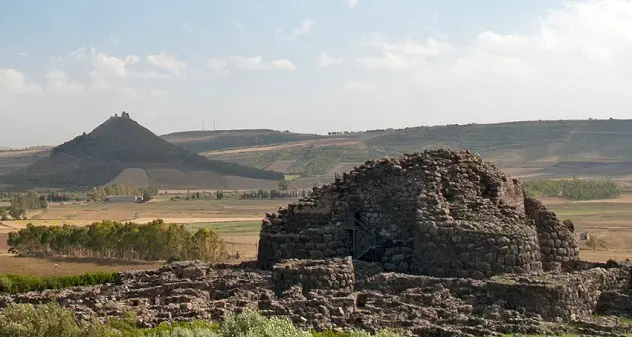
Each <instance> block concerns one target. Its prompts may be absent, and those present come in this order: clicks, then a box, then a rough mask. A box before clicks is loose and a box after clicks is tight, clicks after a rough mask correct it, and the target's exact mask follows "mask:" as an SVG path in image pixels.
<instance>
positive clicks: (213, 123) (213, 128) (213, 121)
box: [213, 120, 215, 131]
mask: <svg viewBox="0 0 632 337" xmlns="http://www.w3.org/2000/svg"><path fill="white" fill-rule="evenodd" d="M213 131H215V120H213Z"/></svg>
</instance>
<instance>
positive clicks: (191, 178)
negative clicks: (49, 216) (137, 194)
mask: <svg viewBox="0 0 632 337" xmlns="http://www.w3.org/2000/svg"><path fill="white" fill-rule="evenodd" d="M139 169H141V172H142V171H144V172H145V173H146V176H143V177H142V179H140V180H142V183H137V182H134V181H128V183H129V184H131V185H139V184H140V185H145V184H154V185H158V186H160V185H163V187H165V188H192V187H196V186H199V185H200V184H202V185H205V187H207V188H227V187H228V185H227V182H226V179H225V176H234V177H243V178H251V179H260V180H274V181H278V180H281V179H283V177H284V175H283V174H282V173H280V172H274V171H269V170H263V169H257V168H253V167H247V166H244V165H240V164H235V163H229V162H223V161H219V160H212V159H207V158H205V157H203V156H200V155H198V154H195V153H192V152H189V151H186V150H185V149H182V148H180V147H178V146H176V145H174V144H172V143H170V142H168V141H166V140H164V139H162V138H160V137H158V136H156V135H155V134H154V133H152V132H151V131H149V130H148V129H146V128H145V127H143V126H141V125H140V124H138V123H137V122H136V121H134V120H133V119H131V118H130V117H129V114H127V113H125V112H123V114H122V115H121V116H116V115H115V116H113V117H110V118H109V119H108V120H106V121H105V122H104V123H102V124H101V125H99V126H98V127H97V128H95V129H94V130H93V131H92V132H90V133H88V134H85V133H84V134H83V135H80V136H77V137H75V138H74V139H72V140H70V141H67V142H65V143H63V144H61V145H59V146H57V147H55V148H53V149H52V150H51V154H50V156H49V157H47V158H45V159H43V160H39V161H37V162H34V163H32V164H31V165H29V166H27V167H24V168H23V169H19V170H16V171H13V172H10V173H8V174H5V175H2V176H0V179H2V181H4V182H5V183H9V184H15V185H20V186H24V185H26V186H47V187H66V186H98V185H103V184H106V183H109V182H111V181H113V180H116V179H117V177H119V175H121V174H123V173H125V172H129V171H130V170H134V172H135V175H136V176H139V171H138V170H139ZM129 176H130V175H129V174H127V178H126V179H128V180H129ZM176 176H177V177H176ZM132 180H133V179H132Z"/></svg>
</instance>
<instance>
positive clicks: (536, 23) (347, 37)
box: [0, 0, 632, 148]
mask: <svg viewBox="0 0 632 337" xmlns="http://www.w3.org/2000/svg"><path fill="white" fill-rule="evenodd" d="M0 29H1V30H2V31H3V32H5V34H3V35H2V36H0V43H1V44H2V46H3V48H2V50H0V116H1V117H2V119H1V121H2V126H3V128H2V132H0V147H5V146H7V147H12V148H23V147H28V146H41V145H58V144H60V143H62V142H65V141H67V140H69V139H72V138H73V137H76V136H77V135H79V134H81V133H83V132H90V131H91V130H92V129H94V128H95V127H97V126H98V125H99V124H100V123H102V122H104V121H105V120H106V119H107V118H109V117H110V116H112V115H114V114H115V113H118V114H120V113H121V111H127V112H128V113H130V116H131V117H132V118H133V119H134V120H136V121H138V122H139V123H140V124H141V125H143V126H145V127H146V128H148V129H149V130H151V131H152V132H154V133H156V134H158V135H164V134H168V133H173V132H179V131H193V130H200V129H202V125H203V124H204V125H205V129H206V130H210V129H212V128H213V121H215V127H216V128H217V129H274V130H281V131H283V130H290V131H292V132H305V133H318V134H326V133H327V132H329V131H341V130H348V131H362V130H368V129H387V128H402V127H410V126H421V125H445V124H467V123H500V122H509V121H521V120H539V119H542V120H559V119H588V118H598V119H607V118H611V117H612V118H617V119H625V118H630V116H631V115H630V114H629V113H628V112H627V107H628V106H629V105H631V104H632V96H630V95H629V94H628V93H627V91H628V90H627V88H628V87H629V85H630V84H632V77H631V76H630V75H631V74H632V73H631V72H630V70H632V69H628V68H630V67H631V66H630V65H628V62H627V60H628V56H630V55H632V44H630V42H632V34H631V33H630V32H632V2H631V1H628V0H599V1H598V0H585V1H579V0H572V1H570V0H569V1H561V0H546V1H545V0H534V1H529V2H526V1H525V2H520V3H517V2H512V3H510V2H507V1H500V0H482V1H479V2H476V3H473V2H469V1H464V0H462V1H457V0H447V1H443V2H441V3H436V2H431V1H420V0H417V1H413V0H401V1H393V2H384V1H378V0H327V1H321V2H314V1H306V0H305V1H295V2H291V3H290V2H287V1H281V0H271V1H267V2H265V3H263V2H260V1H256V0H242V1H235V2H221V1H202V0H195V1H189V2H186V3H182V4H178V5H174V3H173V2H167V1H149V0H139V1H135V2H132V3H129V2H123V1H120V0H115V1H109V2H101V3H97V2H90V3H88V2H85V3H74V2H69V1H58V2H48V1H44V0H36V1H30V2H9V1H1V2H0Z"/></svg>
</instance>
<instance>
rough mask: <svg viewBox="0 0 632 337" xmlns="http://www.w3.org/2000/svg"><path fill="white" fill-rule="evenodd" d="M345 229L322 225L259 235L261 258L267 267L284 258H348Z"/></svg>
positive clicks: (259, 257)
mask: <svg viewBox="0 0 632 337" xmlns="http://www.w3.org/2000/svg"><path fill="white" fill-rule="evenodd" d="M345 240H346V233H345V232H344V230H342V229H340V228H337V227H331V226H321V227H318V228H309V229H305V230H303V231H300V232H299V233H298V234H269V233H264V232H261V233H260V234H259V248H258V250H259V251H258V254H257V260H258V262H259V264H260V267H261V268H263V269H271V268H272V266H273V265H274V264H275V263H277V262H279V261H281V260H284V259H315V260H318V259H323V258H333V257H345V256H347V255H349V254H350V253H351V252H350V249H349V248H347V247H346V246H345Z"/></svg>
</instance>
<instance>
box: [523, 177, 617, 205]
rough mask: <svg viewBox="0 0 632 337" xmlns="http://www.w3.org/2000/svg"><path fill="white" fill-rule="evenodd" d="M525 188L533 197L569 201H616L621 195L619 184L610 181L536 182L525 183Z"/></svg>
mask: <svg viewBox="0 0 632 337" xmlns="http://www.w3.org/2000/svg"><path fill="white" fill-rule="evenodd" d="M524 188H525V190H526V191H527V194H530V195H532V196H541V195H542V196H547V197H557V198H564V199H568V200H596V199H616V198H618V197H619V196H620V195H621V191H620V189H619V187H618V186H617V184H616V183H615V182H613V181H609V180H590V179H577V178H573V179H571V180H563V179H562V180H534V181H527V182H525V183H524Z"/></svg>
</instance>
